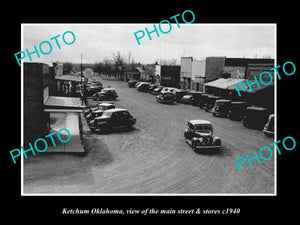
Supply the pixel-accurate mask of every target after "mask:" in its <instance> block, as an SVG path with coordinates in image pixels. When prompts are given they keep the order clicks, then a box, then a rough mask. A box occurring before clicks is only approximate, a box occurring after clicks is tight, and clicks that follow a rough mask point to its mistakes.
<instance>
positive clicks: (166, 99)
mask: <svg viewBox="0 0 300 225" xmlns="http://www.w3.org/2000/svg"><path fill="white" fill-rule="evenodd" d="M156 101H157V102H160V103H171V104H173V103H174V95H173V94H172V93H171V92H161V93H160V94H159V95H157V96H156Z"/></svg>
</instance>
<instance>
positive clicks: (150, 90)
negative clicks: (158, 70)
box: [148, 84, 158, 93]
mask: <svg viewBox="0 0 300 225" xmlns="http://www.w3.org/2000/svg"><path fill="white" fill-rule="evenodd" d="M157 87H158V85H157V84H150V85H149V88H148V92H149V93H152V92H153V90H154V89H155V88H157Z"/></svg>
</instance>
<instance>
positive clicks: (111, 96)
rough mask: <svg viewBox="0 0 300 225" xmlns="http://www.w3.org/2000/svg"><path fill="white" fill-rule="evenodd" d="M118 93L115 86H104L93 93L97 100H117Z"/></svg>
mask: <svg viewBox="0 0 300 225" xmlns="http://www.w3.org/2000/svg"><path fill="white" fill-rule="evenodd" d="M116 98H118V94H117V92H116V90H115V89H114V88H104V89H102V90H101V92H97V93H95V94H94V95H93V99H94V100H95V101H104V100H116Z"/></svg>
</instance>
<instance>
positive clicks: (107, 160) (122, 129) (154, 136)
mask: <svg viewBox="0 0 300 225" xmlns="http://www.w3.org/2000/svg"><path fill="white" fill-rule="evenodd" d="M106 26H108V25H106ZM120 27H122V26H120ZM212 28H214V27H212ZM90 29H91V31H93V32H98V31H99V32H101V30H97V28H93V27H92V28H90ZM118 29H120V28H119V27H118ZM127 29H128V28H127ZM214 29H217V28H214ZM24 30H26V27H25V28H24ZM133 30H135V29H133ZM196 30H197V29H196ZM76 31H77V32H79V29H78V30H76ZM123 32H125V31H123ZM74 33H75V34H77V33H76V32H75V31H74ZM174 35H175V34H174ZM271 36H272V37H273V38H274V32H273V33H272V35H271ZM28 37H30V36H28ZM25 38H26V35H25ZM77 39H80V36H79V35H78V38H77ZM161 39H162V40H163V38H161ZM272 40H273V39H272ZM86 41H88V39H86ZM154 41H155V40H152V42H151V44H152V43H154ZM237 41H238V40H236V42H237ZM206 45H208V44H206ZM74 46H76V43H74ZM99 46H101V44H100V45H99ZM200 50H201V48H200ZM272 50H273V52H272V54H273V53H274V48H273V49H272ZM184 52H186V51H184ZM210 52H211V54H210ZM144 53H145V54H147V53H146V52H144ZM214 53H215V52H214V51H212V50H211V51H208V53H206V55H205V56H203V55H202V54H201V52H199V54H197V53H193V55H190V56H185V55H186V53H185V54H184V55H182V54H180V55H179V57H178V58H173V59H170V58H162V57H161V56H160V55H153V60H152V61H150V60H148V61H147V62H139V60H140V59H139V58H135V59H134V60H133V57H135V54H136V55H138V54H139V52H138V51H137V50H136V52H134V51H133V50H132V51H129V52H127V55H125V54H123V55H122V54H121V53H120V52H119V51H117V52H113V53H112V56H111V59H110V58H109V57H110V56H109V55H105V56H104V58H103V60H102V61H100V60H99V61H98V62H70V61H69V60H70V59H69V58H64V60H60V61H59V60H57V59H56V60H51V62H50V61H48V60H44V61H43V60H41V61H39V62H29V61H27V62H23V64H22V71H23V81H24V82H23V84H24V92H23V100H24V101H23V106H24V115H23V124H24V131H23V137H24V147H25V148H26V143H28V142H32V141H33V140H35V139H37V138H40V137H44V136H45V135H47V134H49V133H52V132H57V131H58V130H60V129H62V128H67V129H68V130H69V131H70V132H71V134H72V138H71V140H70V141H69V142H68V143H61V144H59V145H58V146H56V147H55V148H54V147H53V148H50V149H48V150H47V151H46V152H43V153H39V154H37V155H36V156H31V155H30V156H29V157H28V159H26V160H24V164H23V167H24V173H23V177H24V183H23V188H24V194H36V193H42V194H56V193H62V194H258V193H260V194H261V193H262V194H272V193H274V190H275V183H274V176H275V171H276V165H275V163H274V160H273V159H272V160H269V161H264V162H263V163H260V164H259V163H258V162H255V160H253V161H252V162H253V164H255V165H254V166H253V167H252V166H250V165H249V164H248V165H247V164H245V165H244V168H243V170H242V171H241V172H239V171H238V170H237V167H236V164H235V161H234V160H235V158H237V157H240V156H242V155H245V154H251V153H252V154H253V151H254V150H259V149H260V148H261V147H262V146H269V144H270V143H272V142H274V140H273V139H274V133H275V131H274V117H275V116H276V115H275V109H274V99H275V93H274V83H275V82H274V81H275V79H276V77H275V76H274V71H270V69H271V68H273V67H275V66H276V65H275V60H274V58H273V56H274V55H272V56H271V55H269V54H270V52H269V51H266V53H265V55H261V56H260V57H258V56H257V55H254V56H252V57H250V56H249V57H248V56H246V57H240V55H238V54H236V55H237V56H234V55H232V53H230V52H229V51H228V55H226V51H223V53H225V54H219V55H217V56H216V55H215V54H214ZM62 54H63V53H62ZM80 54H81V53H80ZM53 57H56V56H53ZM85 57H86V58H88V57H89V52H86V53H84V54H83V58H85ZM145 57H146V56H145ZM141 59H142V58H141ZM263 71H270V73H271V75H272V82H270V84H269V85H266V86H265V85H261V86H260V87H259V86H257V84H256V85H252V89H251V90H249V88H245V89H244V90H242V91H241V93H242V96H239V95H238V93H237V90H236V86H235V85H236V84H238V83H240V82H243V81H244V82H246V80H248V81H249V82H250V83H253V82H255V76H257V77H259V76H260V74H261V73H262V72H263ZM262 80H263V81H265V82H269V81H270V77H269V76H262ZM28 155H29V154H28ZM249 156H250V155H249ZM251 157H254V155H251Z"/></svg>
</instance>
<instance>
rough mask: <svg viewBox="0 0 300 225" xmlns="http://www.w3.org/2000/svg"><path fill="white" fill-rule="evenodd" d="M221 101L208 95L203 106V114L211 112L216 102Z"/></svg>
mask: <svg viewBox="0 0 300 225" xmlns="http://www.w3.org/2000/svg"><path fill="white" fill-rule="evenodd" d="M219 99H221V97H219V96H216V95H209V96H208V97H207V99H206V102H205V104H204V109H205V112H211V110H212V108H213V107H214V105H215V103H216V101H217V100H219Z"/></svg>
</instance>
